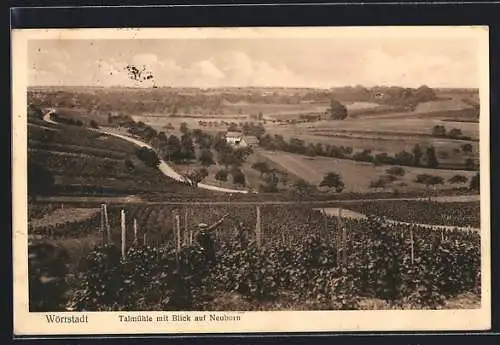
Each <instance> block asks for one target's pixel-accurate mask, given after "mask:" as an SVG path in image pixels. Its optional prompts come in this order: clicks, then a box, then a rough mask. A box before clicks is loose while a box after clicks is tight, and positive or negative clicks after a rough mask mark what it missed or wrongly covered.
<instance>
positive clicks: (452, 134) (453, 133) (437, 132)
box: [432, 125, 471, 140]
mask: <svg viewBox="0 0 500 345" xmlns="http://www.w3.org/2000/svg"><path fill="white" fill-rule="evenodd" d="M432 136H433V137H436V138H448V139H458V140H471V138H470V137H468V136H465V135H463V133H462V130H461V129H460V128H452V129H450V130H449V131H446V128H445V127H444V126H442V125H436V126H434V127H433V128H432Z"/></svg>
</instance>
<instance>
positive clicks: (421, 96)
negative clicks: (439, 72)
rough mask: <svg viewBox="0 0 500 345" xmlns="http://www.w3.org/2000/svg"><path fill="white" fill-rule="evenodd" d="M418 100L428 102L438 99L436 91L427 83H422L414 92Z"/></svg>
mask: <svg viewBox="0 0 500 345" xmlns="http://www.w3.org/2000/svg"><path fill="white" fill-rule="evenodd" d="M413 94H414V97H415V99H416V101H417V102H428V101H432V100H435V99H436V93H435V92H434V90H433V89H431V88H430V87H428V86H427V85H422V86H420V87H419V88H418V89H416V90H415V92H414V93H413Z"/></svg>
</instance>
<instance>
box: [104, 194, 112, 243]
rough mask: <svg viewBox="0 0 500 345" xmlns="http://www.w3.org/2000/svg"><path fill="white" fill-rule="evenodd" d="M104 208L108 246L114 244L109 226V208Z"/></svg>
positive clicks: (105, 206)
mask: <svg viewBox="0 0 500 345" xmlns="http://www.w3.org/2000/svg"><path fill="white" fill-rule="evenodd" d="M103 206H104V222H105V223H106V233H107V235H108V244H110V243H111V242H112V240H111V227H110V226H109V219H108V207H107V205H106V204H104V205H103Z"/></svg>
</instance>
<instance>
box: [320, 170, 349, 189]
mask: <svg viewBox="0 0 500 345" xmlns="http://www.w3.org/2000/svg"><path fill="white" fill-rule="evenodd" d="M319 186H320V187H327V188H328V190H330V189H331V188H335V191H336V192H337V193H340V192H342V190H343V189H344V182H342V178H341V177H340V175H339V174H337V173H335V172H329V173H327V174H326V175H325V176H324V177H323V181H321V183H320V184H319Z"/></svg>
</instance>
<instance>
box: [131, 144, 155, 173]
mask: <svg viewBox="0 0 500 345" xmlns="http://www.w3.org/2000/svg"><path fill="white" fill-rule="evenodd" d="M135 153H136V155H137V157H138V158H139V159H140V160H141V161H143V162H144V164H146V165H147V166H149V167H151V168H155V167H157V166H158V165H159V164H160V159H159V158H158V155H157V154H156V152H155V151H153V150H152V149H150V148H148V147H146V146H143V147H141V148H139V149H137V150H136V151H135Z"/></svg>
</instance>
